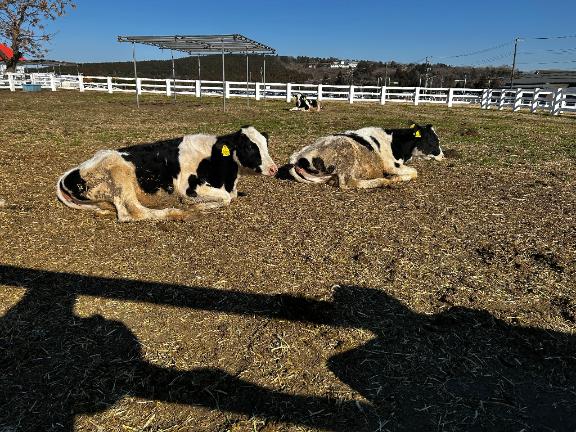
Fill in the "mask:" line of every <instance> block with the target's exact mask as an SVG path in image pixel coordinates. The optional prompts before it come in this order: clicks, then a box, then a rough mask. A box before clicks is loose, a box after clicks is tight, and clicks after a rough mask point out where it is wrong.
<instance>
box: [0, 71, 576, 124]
mask: <svg viewBox="0 0 576 432" xmlns="http://www.w3.org/2000/svg"><path fill="white" fill-rule="evenodd" d="M23 84H37V85H40V86H41V87H42V88H46V89H50V90H52V91H56V90H58V89H64V90H66V89H69V90H79V91H81V92H86V91H101V92H108V93H118V92H124V93H135V92H138V94H145V93H150V94H164V95H166V96H176V95H194V96H196V97H202V96H222V95H224V96H225V97H226V98H231V97H242V98H254V99H256V100H261V99H282V100H286V102H290V101H291V100H292V97H293V96H294V94H296V93H301V94H304V95H306V96H307V97H308V98H311V99H317V100H319V101H324V100H332V101H347V102H349V103H351V104H352V103H363V102H372V103H379V104H381V105H384V104H386V103H411V104H414V105H419V104H443V105H447V106H449V107H452V106H454V105H479V106H480V107H481V108H482V109H496V110H503V109H505V108H509V109H512V110H513V111H518V110H520V109H526V110H529V111H530V112H537V111H543V112H548V113H550V114H553V115H559V114H563V113H576V93H572V92H568V91H566V89H562V88H557V89H538V88H537V89H472V88H429V87H389V86H388V87H387V86H383V87H379V86H354V85H332V84H297V83H288V84H285V83H260V82H245V81H225V82H222V81H206V80H184V79H175V80H173V79H170V78H168V79H156V78H138V79H135V78H122V77H110V76H83V75H55V74H41V73H35V74H34V73H33V74H8V75H7V77H3V78H2V77H0V89H9V90H11V91H16V90H18V89H22V85H23Z"/></svg>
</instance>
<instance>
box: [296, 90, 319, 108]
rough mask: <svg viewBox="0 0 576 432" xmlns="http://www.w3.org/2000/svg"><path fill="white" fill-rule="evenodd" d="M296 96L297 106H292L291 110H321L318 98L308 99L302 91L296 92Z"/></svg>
mask: <svg viewBox="0 0 576 432" xmlns="http://www.w3.org/2000/svg"><path fill="white" fill-rule="evenodd" d="M294 97H295V98H296V106H295V107H293V108H290V111H312V110H314V111H320V108H321V106H320V102H318V101H317V100H316V99H308V98H307V97H306V95H303V94H302V93H296V94H295V95H294Z"/></svg>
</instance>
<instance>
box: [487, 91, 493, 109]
mask: <svg viewBox="0 0 576 432" xmlns="http://www.w3.org/2000/svg"><path fill="white" fill-rule="evenodd" d="M493 95H494V90H492V89H488V96H487V100H486V109H490V105H492V96H493Z"/></svg>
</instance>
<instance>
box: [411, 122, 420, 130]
mask: <svg viewBox="0 0 576 432" xmlns="http://www.w3.org/2000/svg"><path fill="white" fill-rule="evenodd" d="M410 129H420V126H418V123H416V122H414V121H413V122H410Z"/></svg>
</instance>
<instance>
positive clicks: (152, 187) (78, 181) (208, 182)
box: [56, 126, 278, 221]
mask: <svg viewBox="0 0 576 432" xmlns="http://www.w3.org/2000/svg"><path fill="white" fill-rule="evenodd" d="M277 171H278V168H277V167H276V164H275V163H274V161H273V160H272V159H271V157H270V156H269V154H268V136H267V134H265V133H260V132H258V131H257V130H256V129H255V128H253V127H251V126H244V127H242V128H241V129H240V130H239V131H237V132H235V133H231V134H229V135H223V136H213V135H203V134H198V135H186V136H183V137H180V138H176V139H170V140H165V141H158V142H154V143H151V144H141V145H136V146H131V147H125V148H121V149H119V150H102V151H99V152H98V153H96V155H94V157H92V158H91V159H89V160H87V161H86V162H83V163H82V164H80V165H79V166H77V167H75V168H72V169H71V170H69V171H67V172H66V173H64V175H62V177H61V178H60V179H59V180H58V184H57V187H56V191H57V196H58V198H59V199H60V201H62V202H63V203H64V204H66V205H67V206H68V207H71V208H76V209H84V210H94V211H97V212H107V211H114V210H115V211H116V213H117V216H118V220H120V221H134V220H143V219H182V218H185V217H186V215H187V214H188V210H205V209H211V208H216V207H220V206H223V205H227V204H229V203H230V201H231V200H232V199H233V198H236V196H237V194H238V193H237V189H236V184H237V181H238V177H239V174H240V173H253V174H256V173H260V174H264V175H267V176H274V175H275V174H276V173H277ZM178 204H180V205H182V206H184V207H187V208H186V209H181V208H175V207H176V206H177V205H178Z"/></svg>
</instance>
